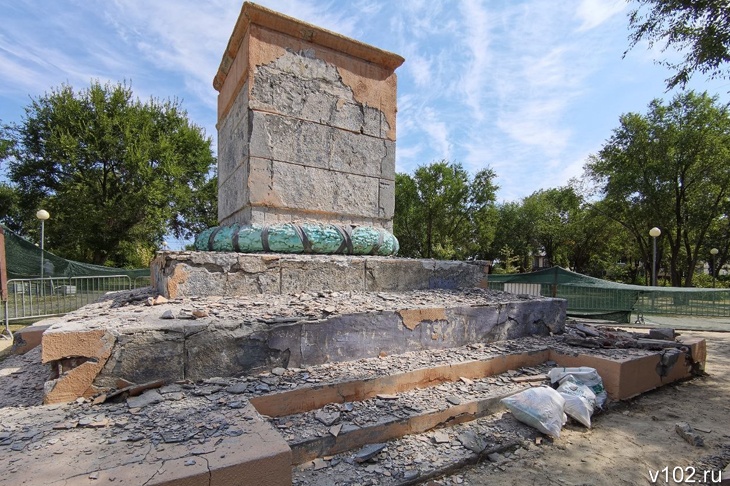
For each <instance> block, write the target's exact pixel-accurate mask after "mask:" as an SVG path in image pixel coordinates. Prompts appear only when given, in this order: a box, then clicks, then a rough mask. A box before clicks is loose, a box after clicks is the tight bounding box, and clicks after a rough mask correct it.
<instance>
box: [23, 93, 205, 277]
mask: <svg viewBox="0 0 730 486" xmlns="http://www.w3.org/2000/svg"><path fill="white" fill-rule="evenodd" d="M15 144H16V146H15V149H14V150H13V156H14V157H13V158H10V159H9V160H10V163H9V169H10V170H9V174H10V180H11V181H12V182H13V183H14V184H15V187H16V189H17V191H18V194H19V197H20V205H21V207H23V208H26V210H29V211H32V213H34V212H35V210H36V209H38V208H40V207H43V208H45V209H47V210H48V211H49V212H50V213H51V217H52V220H51V221H50V222H49V224H47V225H46V238H47V239H46V242H47V248H50V249H52V250H53V251H55V252H57V253H58V254H60V255H63V256H65V257H67V258H71V259H76V260H81V261H90V262H92V263H96V264H113V265H117V266H123V265H127V264H133V263H136V260H137V258H136V257H132V258H128V256H129V255H128V252H129V251H132V252H134V253H136V254H140V252H141V253H144V251H142V250H144V249H145V248H146V249H147V250H146V251H149V250H151V249H154V248H155V247H156V246H157V244H158V243H159V242H160V241H161V240H162V238H163V236H164V235H165V234H166V233H167V230H168V228H169V229H171V230H172V232H173V234H174V235H175V236H178V237H180V236H182V237H184V236H188V234H189V232H191V231H193V228H194V227H195V225H196V223H198V221H196V218H197V216H198V215H197V213H196V211H197V210H196V209H194V208H193V206H195V205H197V204H200V200H201V198H210V197H211V196H212V194H211V192H214V191H213V190H212V189H211V188H210V187H209V184H210V177H209V175H208V174H209V172H210V171H211V169H212V167H213V166H214V163H215V158H214V157H213V155H212V152H211V141H210V138H207V137H206V136H205V134H204V131H203V130H202V129H201V128H200V127H198V126H196V125H194V124H192V123H191V122H190V121H189V120H188V118H187V113H186V112H185V111H183V110H182V109H181V108H180V104H179V102H177V101H169V100H168V101H158V100H156V99H154V98H153V99H150V100H149V101H148V102H146V103H142V102H141V101H139V100H138V99H134V98H133V95H132V90H131V88H130V87H129V86H127V85H126V84H117V85H110V84H107V85H101V84H100V83H99V82H93V83H92V84H91V86H90V87H89V88H88V89H84V90H81V91H78V92H74V90H73V89H72V88H71V87H70V86H67V85H63V86H61V87H60V88H57V89H53V90H52V91H51V92H50V93H47V94H46V95H45V96H42V97H39V98H37V99H34V100H32V103H31V104H30V105H29V106H28V107H26V110H25V117H24V120H23V122H22V124H20V125H19V126H18V127H17V128H16V132H15ZM198 191H201V192H198ZM211 204H213V203H211ZM209 206H210V205H209ZM203 212H204V213H205V211H203ZM205 217H208V214H207V213H206V215H205ZM125 252H127V255H125Z"/></svg>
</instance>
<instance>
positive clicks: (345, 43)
mask: <svg viewBox="0 0 730 486" xmlns="http://www.w3.org/2000/svg"><path fill="white" fill-rule="evenodd" d="M252 24H253V25H259V26H261V27H265V28H267V29H270V30H273V31H276V32H281V33H283V34H287V35H289V36H292V37H294V38H296V39H301V40H305V41H308V42H311V43H313V44H316V45H319V46H322V47H326V48H329V49H332V50H335V51H339V52H343V53H345V54H348V55H350V56H352V57H356V58H359V59H363V60H365V61H368V62H371V63H373V64H375V65H378V66H382V67H384V68H387V69H389V70H391V71H393V70H395V69H396V68H397V67H398V66H400V65H401V64H403V62H404V61H405V59H403V58H402V57H401V56H399V55H398V54H394V53H392V52H388V51H384V50H382V49H378V48H377V47H373V46H370V45H368V44H365V43H363V42H360V41H357V40H355V39H351V38H349V37H345V36H343V35H340V34H337V33H335V32H332V31H329V30H326V29H323V28H321V27H317V26H315V25H312V24H308V23H306V22H302V21H300V20H297V19H295V18H292V17H289V16H286V15H282V14H280V13H278V12H275V11H273V10H269V9H267V8H264V7H261V6H260V5H256V4H255V3H250V2H245V3H244V4H243V7H242V8H241V13H240V15H239V16H238V20H236V26H235V27H234V29H233V33H232V34H231V38H230V39H229V40H228V45H227V46H226V51H225V53H224V54H223V59H222V60H221V64H220V66H219V67H218V72H217V74H216V75H215V78H214V79H213V87H214V88H215V89H216V91H220V90H221V88H222V87H223V83H224V82H225V80H226V77H227V76H228V70H229V69H230V67H231V65H232V64H233V60H234V59H236V55H237V54H238V50H239V48H240V46H241V42H242V41H243V39H244V37H245V36H246V32H247V31H248V28H249V26H250V25H252Z"/></svg>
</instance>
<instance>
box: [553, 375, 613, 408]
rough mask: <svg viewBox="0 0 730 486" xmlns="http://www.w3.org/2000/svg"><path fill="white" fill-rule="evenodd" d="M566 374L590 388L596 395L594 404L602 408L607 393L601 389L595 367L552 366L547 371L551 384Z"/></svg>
mask: <svg viewBox="0 0 730 486" xmlns="http://www.w3.org/2000/svg"><path fill="white" fill-rule="evenodd" d="M568 375H572V376H573V378H575V381H576V382H578V383H582V384H584V385H586V386H587V387H588V388H590V389H591V390H592V391H593V393H594V394H595V395H596V406H598V408H603V405H604V404H605V403H606V399H607V398H608V395H607V394H606V390H604V389H603V380H602V379H601V377H600V375H599V374H598V371H596V369H595V368H590V367H588V366H581V367H579V368H553V369H551V370H550V371H548V377H549V378H550V382H551V383H553V384H555V383H560V382H562V381H563V378H565V377H566V376H568Z"/></svg>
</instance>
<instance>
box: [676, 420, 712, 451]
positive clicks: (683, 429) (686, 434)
mask: <svg viewBox="0 0 730 486" xmlns="http://www.w3.org/2000/svg"><path fill="white" fill-rule="evenodd" d="M674 430H675V431H676V432H677V434H679V436H680V437H682V438H683V439H684V440H686V441H687V443H688V444H690V445H693V446H695V447H704V445H705V440H704V439H703V438H702V436H700V435H699V434H697V433H696V432H695V431H694V429H693V428H692V426H691V425H690V424H688V423H687V422H678V423H677V425H675V427H674Z"/></svg>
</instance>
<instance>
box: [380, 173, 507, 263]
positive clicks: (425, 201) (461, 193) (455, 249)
mask: <svg viewBox="0 0 730 486" xmlns="http://www.w3.org/2000/svg"><path fill="white" fill-rule="evenodd" d="M495 177H496V176H495V174H494V172H493V171H492V170H491V169H483V170H481V171H479V172H477V173H476V174H475V175H474V176H473V177H472V176H470V174H469V173H468V172H467V171H466V170H464V168H463V167H462V166H461V164H458V163H449V162H447V161H440V162H434V163H432V164H430V165H425V166H421V167H419V168H418V169H416V171H415V172H414V174H413V175H412V176H411V175H408V174H396V180H395V216H394V220H393V228H394V233H395V235H396V236H397V237H398V241H399V242H400V244H401V250H400V254H401V255H403V256H409V257H417V258H439V259H466V258H474V257H478V258H483V257H484V255H486V253H487V251H488V248H489V245H490V243H491V240H492V239H493V236H494V228H495V224H494V223H495V220H496V211H495V207H494V201H495V194H496V190H497V186H496V185H495V184H494V182H493V179H494V178H495Z"/></svg>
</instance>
